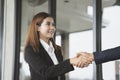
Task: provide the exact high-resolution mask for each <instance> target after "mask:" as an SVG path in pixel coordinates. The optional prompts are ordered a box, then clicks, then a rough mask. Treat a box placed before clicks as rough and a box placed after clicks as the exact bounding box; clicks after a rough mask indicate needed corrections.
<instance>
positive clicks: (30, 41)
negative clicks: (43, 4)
mask: <svg viewBox="0 0 120 80" xmlns="http://www.w3.org/2000/svg"><path fill="white" fill-rule="evenodd" d="M47 17H52V16H50V15H49V14H48V13H45V12H40V13H38V14H36V15H35V16H34V17H33V20H32V22H31V24H30V27H29V31H28V35H27V38H26V42H25V47H24V50H26V47H27V46H28V45H31V46H32V48H33V50H34V52H39V32H38V31H37V27H38V26H40V25H41V23H42V22H43V20H44V19H45V18H47ZM50 41H51V42H52V44H53V46H54V48H55V49H57V46H56V44H55V41H54V39H53V38H51V39H50Z"/></svg>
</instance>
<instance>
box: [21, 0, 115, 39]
mask: <svg viewBox="0 0 120 80" xmlns="http://www.w3.org/2000/svg"><path fill="white" fill-rule="evenodd" d="M92 1H93V0H57V14H56V15H57V16H56V18H57V19H56V21H57V24H56V27H57V34H62V33H73V32H80V31H86V30H90V29H92V26H93V17H92V15H88V6H92V5H93V4H92V3H93V2H92ZM114 3H115V0H102V7H103V9H104V8H106V7H109V6H112V5H113V4H114ZM43 11H45V12H48V0H23V1H22V35H24V36H22V40H23V41H24V39H25V34H26V33H27V30H28V25H29V23H30V21H31V19H32V18H33V16H34V15H35V14H36V13H38V12H43ZM106 22H107V21H105V20H103V26H104V25H107V23H106Z"/></svg>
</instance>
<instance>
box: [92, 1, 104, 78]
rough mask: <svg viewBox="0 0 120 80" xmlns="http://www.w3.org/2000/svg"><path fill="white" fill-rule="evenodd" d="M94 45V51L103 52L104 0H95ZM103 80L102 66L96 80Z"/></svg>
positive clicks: (98, 66)
mask: <svg viewBox="0 0 120 80" xmlns="http://www.w3.org/2000/svg"><path fill="white" fill-rule="evenodd" d="M93 16H94V17H93V38H94V39H93V40H94V42H93V44H94V48H93V49H94V51H98V52H99V51H101V27H102V0H93ZM95 80H103V76H102V64H99V65H97V66H96V79H95Z"/></svg>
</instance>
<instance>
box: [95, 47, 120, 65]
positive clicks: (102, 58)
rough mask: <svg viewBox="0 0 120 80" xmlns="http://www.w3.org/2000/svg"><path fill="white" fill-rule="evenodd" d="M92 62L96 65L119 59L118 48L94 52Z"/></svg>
mask: <svg viewBox="0 0 120 80" xmlns="http://www.w3.org/2000/svg"><path fill="white" fill-rule="evenodd" d="M93 54H94V60H95V63H96V64H100V63H104V62H108V61H113V60H117V59H120V46H119V47H116V48H112V49H108V50H104V51H101V52H94V53H93Z"/></svg>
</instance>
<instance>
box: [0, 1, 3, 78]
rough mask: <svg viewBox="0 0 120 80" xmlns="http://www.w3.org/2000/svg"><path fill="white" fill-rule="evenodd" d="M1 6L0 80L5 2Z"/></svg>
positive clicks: (0, 73)
mask: <svg viewBox="0 0 120 80" xmlns="http://www.w3.org/2000/svg"><path fill="white" fill-rule="evenodd" d="M0 1H1V2H0V4H1V6H0V7H1V25H0V80H1V75H2V65H1V64H2V43H3V29H4V27H3V25H4V24H3V23H4V0H0Z"/></svg>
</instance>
